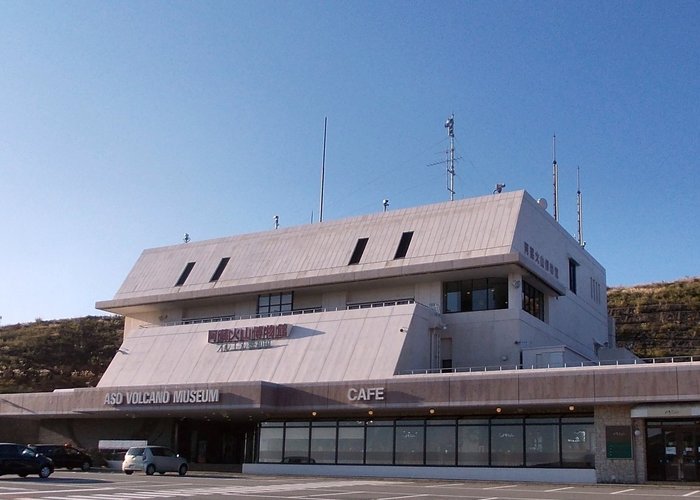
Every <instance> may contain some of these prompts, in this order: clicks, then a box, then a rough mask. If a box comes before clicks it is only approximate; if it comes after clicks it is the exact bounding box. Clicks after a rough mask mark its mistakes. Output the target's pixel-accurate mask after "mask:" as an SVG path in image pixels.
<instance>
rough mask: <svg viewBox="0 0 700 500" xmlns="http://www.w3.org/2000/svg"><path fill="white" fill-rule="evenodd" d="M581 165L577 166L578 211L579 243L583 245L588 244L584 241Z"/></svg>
mask: <svg viewBox="0 0 700 500" xmlns="http://www.w3.org/2000/svg"><path fill="white" fill-rule="evenodd" d="M580 170H581V167H576V212H577V215H578V244H579V245H581V246H582V247H585V246H586V242H585V241H583V197H582V196H581V178H580V176H579V171H580Z"/></svg>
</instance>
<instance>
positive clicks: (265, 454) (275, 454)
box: [258, 427, 284, 463]
mask: <svg viewBox="0 0 700 500" xmlns="http://www.w3.org/2000/svg"><path fill="white" fill-rule="evenodd" d="M283 432H284V429H282V428H281V427H262V428H261V429H260V453H259V454H258V461H259V462H276V463H279V462H281V461H282V442H283V441H282V436H283Z"/></svg>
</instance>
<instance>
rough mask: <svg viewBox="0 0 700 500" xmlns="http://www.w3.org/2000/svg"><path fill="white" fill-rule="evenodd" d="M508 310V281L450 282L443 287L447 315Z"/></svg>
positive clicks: (444, 306)
mask: <svg viewBox="0 0 700 500" xmlns="http://www.w3.org/2000/svg"><path fill="white" fill-rule="evenodd" d="M507 308H508V280H507V279H506V278H482V279H475V280H462V281H448V282H446V283H445V284H444V285H443V304H442V310H443V311H444V312H445V313H458V312H469V311H489V310H494V309H507Z"/></svg>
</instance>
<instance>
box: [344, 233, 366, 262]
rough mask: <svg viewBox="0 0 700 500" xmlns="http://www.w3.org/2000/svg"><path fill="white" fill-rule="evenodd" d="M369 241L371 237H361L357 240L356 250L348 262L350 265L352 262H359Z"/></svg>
mask: <svg viewBox="0 0 700 500" xmlns="http://www.w3.org/2000/svg"><path fill="white" fill-rule="evenodd" d="M368 241H369V238H360V239H359V240H357V243H356V244H355V250H353V252H352V256H351V257H350V262H348V265H349V266H350V265H352V264H359V263H360V259H362V254H363V253H364V251H365V247H366V246H367V242H368Z"/></svg>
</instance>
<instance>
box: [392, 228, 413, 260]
mask: <svg viewBox="0 0 700 500" xmlns="http://www.w3.org/2000/svg"><path fill="white" fill-rule="evenodd" d="M411 238H413V231H408V232H406V233H403V234H402V235H401V241H399V248H397V249H396V255H394V259H403V258H404V257H406V254H407V253H408V247H409V245H410V244H411Z"/></svg>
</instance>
